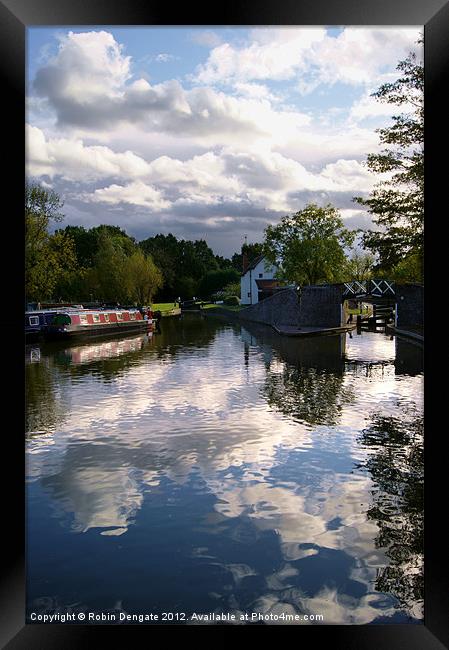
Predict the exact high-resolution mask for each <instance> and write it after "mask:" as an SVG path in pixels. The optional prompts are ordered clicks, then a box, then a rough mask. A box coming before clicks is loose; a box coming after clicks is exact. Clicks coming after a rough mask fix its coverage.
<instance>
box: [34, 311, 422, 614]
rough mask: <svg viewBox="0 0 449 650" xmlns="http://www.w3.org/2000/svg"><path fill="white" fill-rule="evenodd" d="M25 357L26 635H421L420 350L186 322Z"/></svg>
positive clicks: (375, 340)
mask: <svg viewBox="0 0 449 650" xmlns="http://www.w3.org/2000/svg"><path fill="white" fill-rule="evenodd" d="M25 361H26V402H27V410H26V413H27V418H26V419H27V433H26V451H27V457H26V473H27V616H28V621H29V622H31V620H35V617H36V615H37V614H39V615H43V614H54V613H59V614H65V613H75V614H77V615H78V614H79V613H80V612H81V613H85V614H86V615H87V614H89V613H91V614H94V615H97V616H101V615H103V617H106V616H109V615H111V614H112V615H113V616H112V617H111V618H110V620H112V621H114V616H116V619H115V620H116V621H117V620H120V618H119V615H120V614H122V620H123V618H124V616H125V615H145V614H147V615H149V614H152V615H158V616H159V621H160V622H162V621H161V617H162V615H163V613H164V612H165V613H167V612H168V613H171V615H172V618H173V622H176V619H178V621H180V622H190V623H193V622H195V621H192V620H190V621H189V617H191V616H192V615H193V614H197V615H198V614H208V615H209V614H211V613H215V614H225V613H226V614H229V615H231V614H234V615H235V616H236V619H234V620H239V617H240V616H244V615H245V614H249V616H251V614H254V613H255V614H259V615H262V616H265V617H267V618H265V619H263V620H268V617H269V616H270V615H271V621H273V620H275V621H276V622H278V623H280V624H281V623H284V622H291V621H292V620H296V621H297V620H299V619H298V618H296V619H292V618H291V617H292V616H295V615H297V616H299V617H303V616H304V615H308V616H322V618H321V619H316V620H317V622H321V624H366V623H421V622H422V617H423V372H422V349H421V348H420V347H419V346H417V345H416V344H414V343H409V342H407V341H404V340H401V339H395V338H393V337H390V336H389V335H386V334H384V333H374V332H363V333H362V334H359V335H358V334H357V333H356V332H355V331H354V332H352V333H351V334H345V335H340V336H329V337H317V338H309V339H294V338H287V337H281V336H279V335H277V334H275V333H274V332H272V331H271V330H270V329H268V328H266V327H264V326H258V325H255V324H248V325H245V326H240V325H234V324H228V323H225V322H224V321H219V320H215V319H211V318H207V319H206V318H201V317H200V316H197V315H195V314H191V315H185V316H184V317H182V318H167V319H164V321H163V323H162V329H161V332H160V333H154V334H153V335H152V336H151V335H150V336H148V335H140V336H129V337H126V338H121V339H113V340H112V339H111V340H108V339H103V340H98V341H90V342H89V343H82V342H79V343H75V342H74V341H70V342H68V343H63V342H59V343H52V344H35V345H33V346H27V348H26V359H25ZM32 615H33V617H34V619H33V618H32ZM288 616H290V618H288ZM97 620H98V619H97ZM128 620H129V619H128ZM301 620H303V619H301ZM311 620H313V619H311ZM56 622H57V621H56Z"/></svg>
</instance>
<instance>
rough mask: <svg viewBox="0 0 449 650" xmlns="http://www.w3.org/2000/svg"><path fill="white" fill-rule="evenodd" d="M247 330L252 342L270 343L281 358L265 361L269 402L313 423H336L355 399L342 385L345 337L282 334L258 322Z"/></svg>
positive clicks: (264, 388) (276, 354)
mask: <svg viewBox="0 0 449 650" xmlns="http://www.w3.org/2000/svg"><path fill="white" fill-rule="evenodd" d="M244 330H247V332H248V333H249V334H250V335H251V337H252V341H253V345H257V346H258V347H260V348H261V349H263V350H264V349H265V348H266V347H267V346H269V349H270V350H275V358H276V360H278V361H280V364H278V363H267V364H266V379H265V385H264V387H263V389H262V395H263V396H264V397H265V399H266V400H267V402H268V404H269V405H270V406H271V407H274V408H276V409H277V410H279V411H280V412H281V413H283V414H284V415H288V416H290V417H292V418H294V419H296V420H302V421H305V422H307V423H309V424H312V425H316V424H327V425H333V424H336V422H337V420H338V417H339V415H340V413H341V410H342V407H343V406H344V405H345V404H348V403H350V402H352V401H353V399H354V394H353V390H352V389H351V388H348V387H346V386H344V385H343V373H344V358H343V352H344V348H345V338H344V337H342V336H340V335H338V336H319V337H311V338H294V337H287V336H281V335H279V334H277V333H276V332H274V331H273V330H272V329H271V328H269V327H267V326H263V325H259V324H256V323H245V326H244V328H243V327H242V331H244ZM273 358H274V357H273Z"/></svg>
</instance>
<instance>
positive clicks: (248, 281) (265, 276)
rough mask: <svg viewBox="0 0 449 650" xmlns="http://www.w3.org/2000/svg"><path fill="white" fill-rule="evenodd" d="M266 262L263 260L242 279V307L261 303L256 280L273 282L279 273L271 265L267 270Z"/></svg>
mask: <svg viewBox="0 0 449 650" xmlns="http://www.w3.org/2000/svg"><path fill="white" fill-rule="evenodd" d="M265 264H266V260H265V258H262V259H261V260H260V262H259V263H258V264H257V265H256V266H255V267H254V268H253V269H248V270H247V271H246V273H245V274H244V275H242V276H241V278H240V301H241V304H242V305H255V304H256V303H257V302H259V288H258V286H257V284H256V280H272V279H273V278H274V275H275V273H276V271H277V268H276V267H275V266H272V265H271V264H269V265H268V266H267V267H266V268H265Z"/></svg>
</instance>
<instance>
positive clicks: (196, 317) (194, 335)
mask: <svg viewBox="0 0 449 650" xmlns="http://www.w3.org/2000/svg"><path fill="white" fill-rule="evenodd" d="M225 327H226V324H224V323H221V322H219V321H215V320H214V319H212V318H205V317H204V316H203V315H202V314H201V313H198V314H182V316H180V317H166V318H162V321H161V327H160V332H159V333H158V334H157V335H156V336H155V342H154V346H153V349H154V353H155V354H156V356H157V358H158V359H166V358H167V357H176V356H178V355H179V354H184V353H185V352H186V350H188V349H189V348H196V349H198V348H207V347H209V345H211V344H212V343H213V341H214V340H215V337H216V335H217V332H218V331H219V330H222V329H224V328H225Z"/></svg>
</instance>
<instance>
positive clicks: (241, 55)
mask: <svg viewBox="0 0 449 650" xmlns="http://www.w3.org/2000/svg"><path fill="white" fill-rule="evenodd" d="M418 34H419V28H418V27H416V28H407V29H404V28H379V29H372V28H350V29H348V28H347V29H344V30H343V31H342V32H341V33H340V34H339V35H338V36H337V37H336V38H334V37H332V36H330V35H328V34H327V33H326V30H325V29H323V28H316V27H313V28H305V27H301V28H294V27H292V28H281V29H272V28H269V29H254V30H252V32H251V39H250V42H248V43H246V44H245V45H243V46H235V45H232V44H231V43H223V44H221V45H219V46H217V47H215V48H214V49H213V50H212V51H211V53H210V55H209V58H208V60H207V61H206V63H204V64H201V65H199V66H198V68H197V71H196V76H195V79H196V80H197V81H199V82H200V83H205V84H214V83H219V84H232V83H236V82H240V83H242V82H248V81H252V80H263V79H264V80H276V81H279V80H285V79H292V78H296V79H297V88H298V90H300V92H303V93H307V92H310V91H312V90H313V89H314V88H316V87H317V86H318V85H320V84H322V83H326V84H334V83H336V82H338V81H340V82H343V83H348V84H355V85H358V84H370V83H372V82H373V81H375V82H378V81H381V80H383V76H382V75H383V74H384V70H383V68H384V67H385V66H391V63H392V62H395V63H396V62H397V61H398V60H399V59H400V58H403V57H404V56H406V55H407V54H408V52H409V50H410V49H412V48H413V49H414V48H415V42H416V40H417V38H418Z"/></svg>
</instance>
